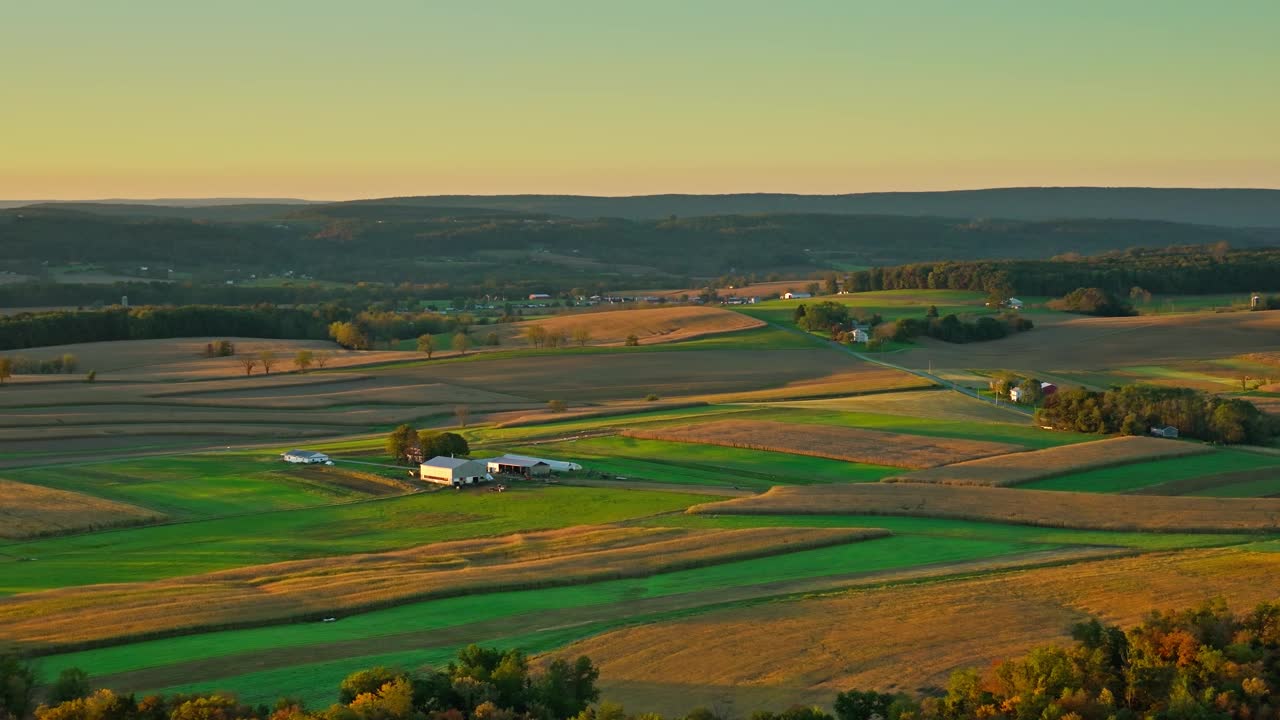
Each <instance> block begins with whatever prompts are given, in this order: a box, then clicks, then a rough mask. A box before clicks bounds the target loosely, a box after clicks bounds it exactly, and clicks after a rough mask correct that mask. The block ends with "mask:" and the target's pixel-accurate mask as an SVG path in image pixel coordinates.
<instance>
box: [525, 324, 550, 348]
mask: <svg viewBox="0 0 1280 720" xmlns="http://www.w3.org/2000/svg"><path fill="white" fill-rule="evenodd" d="M524 338H525V340H528V341H529V344H530V345H532V346H534V347H536V348H540V347H542V346H543V345H545V344H546V343H547V329H546V328H545V327H543V326H541V325H530V326H529V327H527V328H525V329H524Z"/></svg>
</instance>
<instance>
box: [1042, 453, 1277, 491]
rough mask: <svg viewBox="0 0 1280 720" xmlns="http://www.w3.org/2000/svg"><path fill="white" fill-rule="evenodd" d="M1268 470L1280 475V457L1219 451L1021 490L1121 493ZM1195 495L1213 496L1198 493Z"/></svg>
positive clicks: (1063, 478) (1112, 469)
mask: <svg viewBox="0 0 1280 720" xmlns="http://www.w3.org/2000/svg"><path fill="white" fill-rule="evenodd" d="M1268 467H1274V468H1277V474H1278V475H1280V457H1274V456H1267V455H1259V454H1255V453H1249V452H1244V451H1241V450H1218V451H1216V452H1213V453H1209V454H1207V455H1192V456H1189V457H1178V458H1169V459H1167V460H1152V461H1150V462H1144V463H1135V464H1132V465H1120V466H1117V467H1109V468H1101V469H1098V470H1090V471H1087V472H1081V473H1074V474H1071V475H1062V476H1059V477H1054V478H1047V479H1045V480H1037V481H1035V482H1030V483H1026V484H1025V485H1019V486H1018V487H1020V488H1026V489H1029V490H1070V491H1076V492H1098V493H1120V492H1128V491H1131V490H1137V489H1139V488H1145V487H1150V486H1154V485H1160V484H1162V483H1168V482H1172V481H1175V480H1185V479H1188V478H1196V477H1202V476H1206V475H1216V474H1218V473H1227V472H1238V471H1242V470H1258V469H1262V468H1268ZM1277 484H1278V485H1280V482H1278V483H1277ZM1194 494H1212V493H1200V492H1197V493H1194ZM1263 494H1270V493H1263Z"/></svg>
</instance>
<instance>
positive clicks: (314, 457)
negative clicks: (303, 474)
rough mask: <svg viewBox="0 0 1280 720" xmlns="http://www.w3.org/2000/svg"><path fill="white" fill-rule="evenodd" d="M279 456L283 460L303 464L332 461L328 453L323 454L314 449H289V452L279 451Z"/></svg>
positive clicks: (329, 462) (330, 462)
mask: <svg viewBox="0 0 1280 720" xmlns="http://www.w3.org/2000/svg"><path fill="white" fill-rule="evenodd" d="M280 457H282V458H284V461H285V462H288V463H301V464H303V465H312V464H315V463H327V464H330V465H332V464H333V461H332V460H330V459H329V456H328V455H325V454H324V453H322V452H316V451H315V450H290V451H289V452H286V453H281V454H280Z"/></svg>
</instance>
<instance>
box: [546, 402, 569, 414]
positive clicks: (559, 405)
mask: <svg viewBox="0 0 1280 720" xmlns="http://www.w3.org/2000/svg"><path fill="white" fill-rule="evenodd" d="M547 409H548V410H550V411H551V412H555V413H561V412H564V411H565V410H568V409H569V403H567V402H565V401H563V400H548V401H547Z"/></svg>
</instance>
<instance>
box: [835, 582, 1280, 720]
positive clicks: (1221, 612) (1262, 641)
mask: <svg viewBox="0 0 1280 720" xmlns="http://www.w3.org/2000/svg"><path fill="white" fill-rule="evenodd" d="M1072 636H1073V638H1074V639H1075V641H1076V642H1075V644H1074V645H1073V646H1071V647H1058V646H1044V647H1039V648H1036V649H1034V650H1032V651H1031V652H1030V653H1028V654H1027V655H1026V656H1025V657H1023V658H1018V659H1011V660H1005V661H1003V662H1000V663H996V664H995V665H993V666H992V667H990V668H989V669H987V670H985V671H978V670H962V671H960V672H957V673H955V674H954V675H953V676H952V677H951V679H950V681H949V682H948V684H947V688H946V691H945V693H943V694H941V695H938V696H933V697H926V698H923V699H914V698H908V697H905V696H902V695H897V696H893V695H883V694H867V693H863V694H859V695H858V696H854V697H853V698H852V700H853V701H852V702H849V700H850V699H851V696H850V694H849V693H846V694H845V695H844V697H845V698H846V704H845V705H844V708H845V710H846V712H844V713H841V712H839V710H840V705H839V704H837V711H838V715H839V717H840V720H870V719H871V718H872V717H879V718H882V719H883V720H1045V719H1050V718H1056V719H1059V720H1139V719H1141V718H1163V719H1165V720H1208V719H1210V718H1222V719H1224V720H1225V719H1227V718H1232V719H1236V720H1262V719H1264V718H1274V717H1275V716H1276V713H1277V709H1278V708H1280V663H1278V662H1277V660H1280V603H1266V604H1263V605H1261V606H1259V607H1258V608H1257V609H1255V610H1254V611H1253V612H1250V613H1246V614H1243V615H1238V616H1237V615H1233V614H1232V613H1231V612H1230V611H1229V610H1228V609H1227V608H1226V606H1225V604H1224V603H1222V602H1220V601H1219V602H1213V603H1208V604H1205V605H1203V606H1201V607H1199V608H1196V609H1193V610H1188V611H1183V612H1178V613H1168V614H1161V613H1154V614H1152V616H1151V617H1150V619H1148V620H1147V621H1146V622H1145V623H1143V624H1141V625H1139V626H1137V627H1134V628H1132V629H1130V630H1128V631H1127V632H1126V631H1124V630H1123V629H1121V628H1119V627H1115V626H1105V625H1102V624H1101V623H1099V622H1098V621H1097V620H1093V621H1090V622H1087V623H1081V624H1079V625H1076V626H1075V627H1074V628H1073V630H1072ZM849 711H851V712H849Z"/></svg>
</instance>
